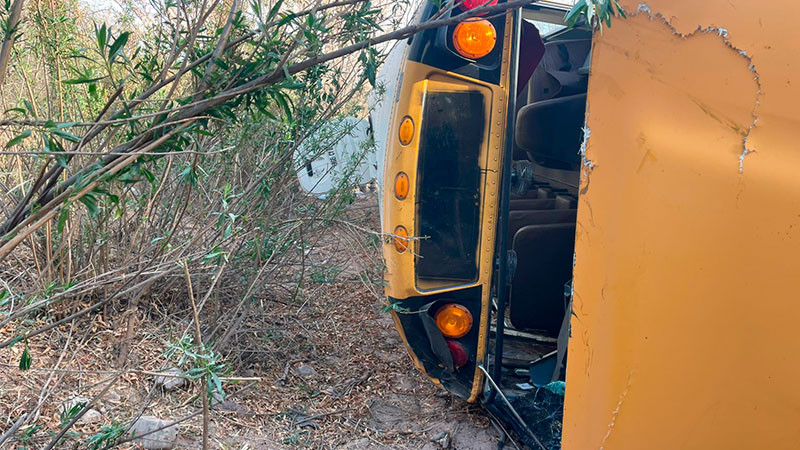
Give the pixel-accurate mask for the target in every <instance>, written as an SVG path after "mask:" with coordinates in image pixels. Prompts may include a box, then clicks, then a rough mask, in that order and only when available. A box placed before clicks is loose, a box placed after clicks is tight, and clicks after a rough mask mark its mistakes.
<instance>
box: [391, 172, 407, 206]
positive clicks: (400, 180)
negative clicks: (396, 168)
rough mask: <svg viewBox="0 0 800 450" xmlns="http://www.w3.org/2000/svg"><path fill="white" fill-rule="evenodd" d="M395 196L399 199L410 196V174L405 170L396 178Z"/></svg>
mask: <svg viewBox="0 0 800 450" xmlns="http://www.w3.org/2000/svg"><path fill="white" fill-rule="evenodd" d="M394 196H395V197H397V199H398V200H405V199H406V197H408V175H406V174H405V173H403V172H400V173H398V174H397V176H396V177H395V178H394Z"/></svg>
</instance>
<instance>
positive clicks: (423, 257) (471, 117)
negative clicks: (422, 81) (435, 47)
mask: <svg viewBox="0 0 800 450" xmlns="http://www.w3.org/2000/svg"><path fill="white" fill-rule="evenodd" d="M484 111H485V110H484V97H483V95H482V94H481V93H479V92H475V91H460V92H428V93H427V94H426V96H425V105H424V110H423V113H422V124H421V131H420V133H421V134H420V145H419V160H418V164H419V172H418V173H419V175H418V176H419V181H418V186H417V235H418V236H428V239H423V240H421V241H420V243H419V247H418V248H419V256H418V257H417V277H418V278H434V279H451V280H461V281H472V280H475V279H477V276H478V267H477V260H476V254H477V251H478V239H479V231H480V181H481V169H480V166H479V164H478V162H479V161H478V159H479V157H480V152H481V145H482V143H483V139H484V127H485V126H486V123H485V119H484V116H485V113H484Z"/></svg>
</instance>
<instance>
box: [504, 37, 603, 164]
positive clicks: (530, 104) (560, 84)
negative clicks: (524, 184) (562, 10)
mask: <svg viewBox="0 0 800 450" xmlns="http://www.w3.org/2000/svg"><path fill="white" fill-rule="evenodd" d="M590 50H591V40H589V39H572V40H562V41H551V42H548V43H546V44H545V45H544V56H543V57H542V58H541V62H540V63H539V65H538V66H536V69H535V70H534V71H533V75H532V76H531V77H530V81H529V82H528V84H527V86H526V89H525V90H526V92H527V94H526V97H527V104H526V105H525V106H522V107H521V108H519V110H518V111H517V123H516V127H515V131H514V135H515V139H514V141H515V142H514V147H515V154H516V155H517V156H519V155H520V154H523V153H524V154H526V155H528V157H529V158H530V159H531V160H535V161H538V162H539V163H541V164H543V165H545V166H548V167H553V168H559V169H567V170H576V169H577V168H578V166H579V164H580V157H579V156H578V148H579V147H580V142H581V140H582V139H583V124H584V120H585V113H586V89H587V86H588V80H589V71H588V70H587V67H588V63H589V61H590V58H591V52H590Z"/></svg>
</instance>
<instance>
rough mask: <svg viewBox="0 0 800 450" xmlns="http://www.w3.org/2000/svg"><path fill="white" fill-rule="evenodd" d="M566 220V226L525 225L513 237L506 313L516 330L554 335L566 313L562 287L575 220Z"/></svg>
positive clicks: (568, 272) (566, 276)
mask: <svg viewBox="0 0 800 450" xmlns="http://www.w3.org/2000/svg"><path fill="white" fill-rule="evenodd" d="M547 212H556V210H554V211H547ZM564 212H565V213H567V212H570V213H572V214H573V215H574V214H575V211H574V210H573V211H569V210H564ZM528 213H530V212H528ZM565 215H566V214H565ZM542 217H543V218H544V217H545V215H542ZM530 218H531V217H528V219H530ZM570 218H571V219H572V220H571V221H570V222H569V223H542V224H530V225H525V226H523V227H522V228H520V229H519V231H517V232H516V233H515V235H514V241H513V248H514V250H515V252H516V254H517V268H516V272H515V274H514V279H513V282H512V285H511V297H510V301H509V309H508V313H509V320H510V321H511V325H513V326H514V328H516V329H525V330H540V331H544V332H545V333H546V334H548V335H550V336H557V335H558V332H559V330H560V328H561V323H562V321H563V319H564V314H565V313H566V307H565V305H564V284H565V283H566V282H567V281H569V279H570V278H571V277H572V259H573V253H574V251H575V219H574V217H570ZM543 220H544V219H543Z"/></svg>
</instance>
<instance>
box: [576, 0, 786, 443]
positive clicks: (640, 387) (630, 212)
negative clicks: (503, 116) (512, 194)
mask: <svg viewBox="0 0 800 450" xmlns="http://www.w3.org/2000/svg"><path fill="white" fill-rule="evenodd" d="M624 4H625V7H626V10H627V11H629V13H631V12H634V11H636V10H637V8H638V5H639V2H624ZM639 9H640V10H641V12H639V13H638V14H636V15H635V16H634V17H630V18H628V19H618V20H616V21H615V22H614V23H613V26H612V28H610V29H605V30H604V32H603V34H599V33H598V34H597V35H596V37H595V41H594V53H593V58H592V75H591V78H590V84H589V95H588V108H589V118H588V127H589V129H590V130H591V134H590V138H589V139H588V142H587V147H586V160H587V164H588V165H587V167H586V168H585V170H584V172H583V173H582V182H581V183H582V186H581V187H582V192H583V193H582V196H581V198H580V203H579V210H578V227H577V236H576V240H577V241H576V258H577V259H576V268H575V280H574V281H575V297H574V313H575V317H573V319H572V337H571V339H570V343H569V357H568V358H569V360H568V372H567V392H566V405H565V419H564V437H563V448H564V449H566V450H583V449H597V448H605V449H794V448H797V447H798V445H799V444H798V443H800V426H798V424H800V329H799V328H798V326H797V323H798V317H800V293H799V292H798V286H797V283H796V280H797V278H798V274H800V175H799V173H800V148H798V143H799V142H800V123H798V121H797V119H796V118H797V117H798V114H797V111H798V110H799V109H800V104H798V102H799V101H800V77H798V74H800V57H798V47H799V46H800V27H798V26H797V20H796V19H797V17H800V3H797V2H791V1H777V0H776V1H771V2H753V1H752V0H750V1H742V0H705V1H703V2H693V1H675V0H653V1H648V2H647V8H639ZM698 27H700V28H701V30H700V31H698ZM751 65H752V67H751ZM755 118H757V121H755ZM754 123H755V126H753V125H754ZM751 128H752V129H751ZM745 137H746V138H747V141H746V148H748V149H749V150H752V151H753V152H750V153H748V154H746V155H745V156H744V159H743V161H742V164H741V172H740V157H741V155H742V153H743V151H744V150H745V142H744V141H745ZM590 166H591V167H590Z"/></svg>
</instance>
